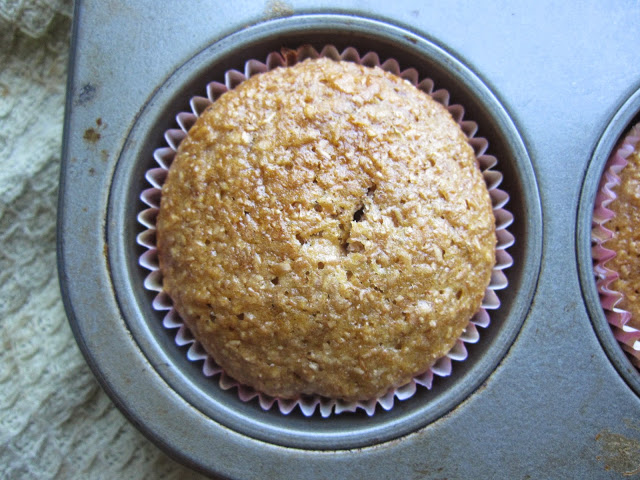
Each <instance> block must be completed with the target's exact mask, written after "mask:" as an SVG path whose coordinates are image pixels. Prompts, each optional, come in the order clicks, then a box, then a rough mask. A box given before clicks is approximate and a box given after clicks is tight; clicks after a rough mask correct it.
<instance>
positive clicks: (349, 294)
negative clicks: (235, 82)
mask: <svg viewBox="0 0 640 480" xmlns="http://www.w3.org/2000/svg"><path fill="white" fill-rule="evenodd" d="M157 229H158V231H157V240H158V250H159V259H160V268H161V271H162V273H163V278H164V280H163V281H164V288H165V290H166V291H167V292H168V293H169V295H170V296H171V298H172V299H173V301H174V306H175V308H176V310H177V311H178V313H179V314H180V315H181V316H182V318H183V319H184V321H185V323H186V324H187V325H188V326H189V328H190V329H191V330H192V332H193V333H194V336H195V337H196V338H197V339H198V340H199V341H200V342H201V343H202V345H203V346H204V348H205V349H206V350H207V352H208V353H210V354H211V355H212V356H213V358H214V359H215V361H216V362H217V363H219V364H220V366H221V367H222V368H223V369H224V370H225V371H226V372H227V373H228V374H229V375H231V376H232V377H234V378H235V379H236V380H238V381H239V382H241V383H244V384H247V385H250V386H252V387H254V388H255V389H257V390H259V391H261V392H264V393H266V394H268V395H272V396H277V397H282V398H295V397H297V396H299V395H301V394H309V395H322V396H325V397H330V398H339V399H344V400H347V401H352V400H364V399H371V398H374V397H377V396H380V395H383V394H384V393H386V392H387V391H388V390H389V389H390V388H393V387H398V386H401V385H404V384H406V383H408V382H409V381H410V380H411V378H412V377H414V376H416V375H418V374H420V373H423V372H424V371H426V370H427V369H428V367H430V366H431V365H432V364H433V363H434V361H435V360H436V359H438V358H440V357H442V356H444V355H445V354H446V353H447V352H448V351H449V350H450V349H451V347H452V346H453V345H454V343H455V341H456V339H457V338H458V337H459V336H460V335H461V333H462V331H463V330H464V329H465V328H466V326H467V324H468V322H469V320H470V318H471V317H472V316H473V314H474V313H475V312H476V311H477V310H478V309H479V308H480V305H481V302H482V299H483V296H484V292H485V289H486V288H487V286H488V284H489V281H490V277H491V270H492V268H493V265H494V263H495V245H496V236H495V226H494V217H493V213H492V208H491V200H490V198H489V194H488V191H487V188H486V185H485V182H484V180H483V177H482V174H481V173H480V171H479V168H478V166H477V162H476V159H475V156H474V152H473V149H472V148H471V147H470V146H469V143H468V142H467V139H466V137H465V135H464V133H463V132H462V131H461V129H460V128H459V126H458V125H457V123H456V122H455V121H454V120H453V119H452V117H451V115H450V114H449V113H448V112H447V110H446V109H445V108H444V107H443V106H441V105H440V104H438V103H437V102H436V101H434V100H433V99H432V98H431V97H430V96H429V95H427V94H425V93H424V92H422V91H420V90H418V89H417V88H416V87H414V86H413V85H411V84H410V83H409V82H407V81H405V80H402V79H401V78H399V77H397V76H394V75H392V74H390V73H387V72H384V71H383V70H381V69H379V68H368V67H363V66H360V65H357V64H354V63H349V62H336V61H333V60H329V59H317V60H307V61H304V62H302V63H299V64H297V65H295V66H293V67H287V68H277V69H275V70H272V71H270V72H267V73H264V74H260V75H256V76H253V77H251V78H250V79H248V80H246V81H245V82H243V83H242V84H241V85H239V86H238V87H237V88H235V89H233V90H231V91H229V92H227V93H225V94H224V95H222V96H221V97H220V98H219V99H218V100H217V101H216V102H215V103H213V104H212V105H211V106H210V107H209V108H208V109H207V110H206V111H205V112H204V113H203V114H202V115H201V116H200V118H199V119H198V120H197V122H196V123H195V125H194V126H193V127H192V128H191V129H190V131H189V133H188V135H187V137H186V138H185V139H184V140H183V141H182V143H181V145H180V147H179V149H178V152H177V154H176V157H175V160H174V162H173V164H172V165H171V167H170V170H169V173H168V177H167V180H166V183H165V184H164V186H163V189H162V199H161V207H160V212H159V216H158V221H157Z"/></svg>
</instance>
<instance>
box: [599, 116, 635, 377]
mask: <svg viewBox="0 0 640 480" xmlns="http://www.w3.org/2000/svg"><path fill="white" fill-rule="evenodd" d="M639 140H640V127H639V126H636V127H634V128H633V129H631V131H630V132H629V134H628V135H627V136H626V137H625V138H624V139H623V140H622V141H621V142H620V145H619V146H618V147H617V148H616V150H615V151H614V152H613V153H612V155H611V157H610V158H609V160H608V162H607V165H606V168H605V172H604V174H603V176H602V181H601V183H600V187H599V191H598V195H597V197H596V201H595V209H594V215H593V225H594V226H593V231H592V238H593V242H594V248H593V257H594V261H595V264H594V271H595V274H596V277H597V287H598V292H599V294H600V301H601V303H602V307H603V308H604V311H605V315H606V317H607V321H608V322H609V324H611V327H612V329H613V333H614V336H615V338H616V339H617V340H618V342H620V344H621V346H622V348H623V349H624V350H625V351H626V352H627V353H629V354H630V355H631V360H632V361H633V362H634V363H635V364H636V366H639V365H640V294H639V292H640V276H639V275H638V274H637V272H638V267H639V266H640V259H639V258H638V255H639V254H640V233H639V231H638V229H637V220H638V218H639V214H638V212H637V208H638V206H639V205H640V146H639V145H638V141H639Z"/></svg>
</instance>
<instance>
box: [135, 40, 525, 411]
mask: <svg viewBox="0 0 640 480" xmlns="http://www.w3.org/2000/svg"><path fill="white" fill-rule="evenodd" d="M318 57H328V58H331V59H333V60H346V61H350V62H354V63H358V64H361V65H364V66H367V67H380V68H382V69H383V70H385V71H387V72H390V73H393V74H395V75H397V76H399V77H401V78H403V79H405V80H407V81H409V82H410V83H412V84H413V85H415V86H416V87H418V88H419V89H421V90H422V91H424V92H426V93H427V94H429V95H430V96H431V97H432V98H433V99H434V100H436V101H437V102H439V103H440V104H442V105H443V106H445V107H446V108H447V110H448V111H449V113H450V114H451V115H452V116H453V118H454V120H455V121H456V122H457V123H458V124H459V125H460V127H461V129H462V131H463V132H464V133H465V135H466V136H467V138H468V141H469V144H470V145H471V146H472V148H473V149H474V151H475V154H476V157H477V159H478V163H479V166H480V170H481V171H482V174H483V176H484V179H485V182H486V184H487V188H488V190H489V194H490V197H491V201H492V205H493V213H494V216H495V220H496V236H497V245H496V265H495V266H494V268H493V271H492V275H491V282H490V284H489V287H488V288H487V290H486V292H485V296H484V299H483V302H482V307H481V308H480V310H479V311H478V312H477V313H476V314H475V315H474V316H473V318H472V319H471V321H470V323H469V325H468V326H467V328H466V329H465V330H464V332H463V333H462V335H461V336H460V338H459V339H458V340H457V341H456V343H455V345H454V346H453V347H452V348H451V350H450V351H449V353H447V355H446V356H444V357H442V358H440V359H439V360H437V361H436V362H435V363H434V364H433V365H432V366H431V367H430V368H429V369H428V370H427V371H426V372H424V373H422V374H421V375H417V376H416V377H414V378H413V379H412V380H411V382H409V383H408V384H406V385H404V386H401V387H398V388H393V389H391V390H389V392H387V393H386V394H385V395H383V396H381V397H379V398H374V399H371V400H368V401H358V402H345V401H342V400H339V399H329V398H325V397H320V396H300V397H299V398H296V399H283V398H274V397H271V396H268V395H266V394H263V393H261V392H258V391H256V390H254V389H253V388H252V387H249V386H247V385H243V384H240V383H239V382H237V381H236V380H234V379H233V378H231V377H229V376H228V375H227V374H226V373H225V372H224V371H223V370H222V369H221V368H220V367H219V366H218V365H217V364H216V362H215V361H214V360H213V358H212V357H211V356H209V355H208V354H207V353H206V352H205V350H204V348H203V347H202V346H201V345H200V344H199V343H198V342H197V341H196V340H195V339H194V337H193V335H192V334H191V332H190V331H189V329H188V328H187V326H186V325H185V324H184V323H183V321H182V319H181V318H180V316H179V315H178V313H177V312H176V310H175V309H174V308H173V304H172V302H171V299H170V298H169V295H168V294H167V293H166V292H164V291H163V288H162V274H161V272H160V270H159V263H158V252H157V247H156V217H157V214H158V210H159V207H160V198H161V189H162V185H163V183H164V181H165V179H166V177H167V171H168V169H169V166H170V165H171V162H172V161H173V158H174V156H175V154H176V150H177V149H178V146H179V145H180V142H181V141H182V139H183V138H184V137H185V136H186V135H187V132H188V131H189V129H190V128H191V126H193V124H194V123H195V121H196V119H197V118H198V116H199V115H200V114H201V113H202V112H203V111H204V110H205V109H206V108H207V107H208V106H209V105H211V103H213V102H214V101H215V100H216V99H217V98H218V97H220V95H222V94H223V93H224V92H226V91H227V90H230V89H233V88H235V87H236V86H238V85H239V84H240V83H242V82H243V81H244V80H246V79H247V78H249V77H251V76H253V75H256V74H258V73H263V72H266V71H269V70H272V69H274V68H277V67H282V66H290V65H294V64H295V63H298V62H301V61H303V60H305V59H307V58H318ZM205 90H206V97H199V96H196V97H193V98H192V99H191V101H190V102H189V104H190V107H191V112H180V113H178V114H177V115H176V122H177V124H178V126H179V128H176V129H169V130H167V131H166V132H165V140H166V142H167V145H168V146H166V147H162V148H158V149H156V150H155V152H154V158H155V160H156V162H157V163H158V165H159V168H152V169H150V170H148V171H147V172H146V175H145V177H146V179H147V181H148V182H149V183H150V184H151V185H152V188H149V189H147V190H144V191H143V192H142V193H141V195H140V199H141V200H142V202H144V203H145V204H146V205H147V206H148V207H149V208H147V209H145V210H143V211H141V212H140V213H139V215H138V221H139V223H140V224H142V225H143V226H144V227H145V230H144V231H143V232H141V233H140V234H139V235H138V237H137V242H138V244H139V245H141V246H143V247H144V248H145V249H146V251H145V252H144V253H143V254H142V255H141V256H140V258H139V264H140V265H141V266H142V267H144V268H145V269H148V270H150V271H151V273H149V274H148V275H147V277H146V279H145V281H144V287H145V288H146V289H148V290H151V291H154V292H158V293H157V295H156V297H155V298H154V300H153V303H152V306H153V308H154V309H155V310H157V311H163V312H166V313H165V316H164V319H163V326H164V327H165V328H167V329H176V330H177V332H176V336H175V343H176V344H177V345H178V346H180V347H182V346H186V345H189V348H188V351H187V358H188V359H189V360H191V361H202V362H203V367H202V372H203V373H204V375H205V376H207V377H211V376H214V375H219V385H220V387H221V388H222V389H224V390H228V389H231V388H236V389H237V393H238V397H239V398H240V400H242V401H245V402H247V401H250V400H252V399H254V398H256V397H257V399H258V402H259V404H260V406H261V407H262V408H263V409H264V410H269V409H271V408H272V407H273V406H274V405H276V404H277V407H278V409H279V410H280V412H281V413H283V414H288V413H290V412H291V411H293V410H294V409H295V408H296V406H297V407H299V408H300V410H301V412H302V413H303V414H304V415H305V416H311V415H313V414H314V412H316V410H317V411H318V412H319V413H320V415H321V416H322V417H325V418H326V417H328V416H329V415H331V413H332V412H334V413H335V414H339V413H342V412H353V411H356V410H357V409H362V410H364V411H365V412H366V413H367V414H368V415H373V414H374V412H375V410H376V405H380V406H381V407H382V408H383V409H384V410H390V409H391V408H392V407H393V405H394V402H395V399H396V398H397V399H398V400H405V399H407V398H409V397H411V396H413V395H414V393H415V392H416V389H417V385H422V386H424V387H426V388H428V389H430V388H431V385H432V382H433V376H434V375H437V376H440V377H446V376H449V375H451V371H452V360H455V361H464V360H466V358H467V349H466V347H465V343H470V344H472V343H476V342H478V340H479V339H480V334H479V332H478V329H477V327H482V328H486V327H488V326H489V324H490V316H489V313H488V310H495V309H497V308H499V307H500V300H499V299H498V296H497V295H496V293H495V291H496V290H500V289H503V288H506V287H507V285H508V281H507V277H506V276H505V275H504V273H503V270H504V269H505V268H508V267H510V266H511V265H512V264H513V260H512V258H511V255H509V253H507V251H506V249H507V248H509V247H510V246H512V245H513V243H514V237H513V235H511V234H510V233H509V232H508V230H507V228H508V227H509V225H511V223H512V222H513V215H512V214H511V213H510V212H508V211H507V210H505V209H504V206H505V204H506V203H507V202H508V201H509V195H508V194H507V193H506V192H504V191H503V190H500V189H499V188H498V186H499V185H500V183H501V182H502V174H501V173H500V172H498V171H495V170H492V169H493V167H494V166H495V165H496V164H497V160H496V158H495V157H493V156H492V155H487V154H485V152H486V150H487V148H488V145H489V143H488V141H487V140H486V139H484V138H482V137H476V136H475V134H476V132H477V130H478V125H477V124H476V123H475V122H473V121H469V120H465V119H464V108H463V107H462V106H461V105H449V92H448V91H447V90H445V89H438V90H434V83H433V81H432V80H431V79H429V78H427V79H423V80H420V79H419V77H418V72H417V70H415V69H413V68H409V69H406V70H401V69H400V66H399V64H398V62H397V61H396V60H395V59H388V60H386V61H384V62H382V63H381V62H380V58H379V57H378V54H377V53H375V52H368V53H367V54H365V55H364V56H360V55H359V53H358V51H357V50H356V49H355V48H353V47H349V48H346V49H345V50H344V51H342V52H341V53H340V52H339V51H338V50H337V49H336V48H335V47H334V46H332V45H328V46H326V47H324V48H323V49H322V51H321V52H319V53H318V51H317V50H315V49H314V48H313V47H310V46H302V47H300V48H298V49H297V50H289V49H283V50H282V51H281V52H272V53H270V54H269V55H268V56H267V58H266V61H265V62H264V63H263V62H260V61H258V60H254V59H251V60H248V61H247V62H246V63H245V67H244V73H243V72H239V71H237V70H229V71H227V72H226V73H225V75H224V83H220V82H215V81H214V82H211V83H209V84H208V85H207V86H206V88H205Z"/></svg>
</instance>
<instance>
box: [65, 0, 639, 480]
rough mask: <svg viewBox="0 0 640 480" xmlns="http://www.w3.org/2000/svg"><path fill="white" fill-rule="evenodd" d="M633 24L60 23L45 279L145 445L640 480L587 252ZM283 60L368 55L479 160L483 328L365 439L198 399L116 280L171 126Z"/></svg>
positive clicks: (419, 471) (155, 16) (233, 16)
mask: <svg viewBox="0 0 640 480" xmlns="http://www.w3.org/2000/svg"><path fill="white" fill-rule="evenodd" d="M639 20H640V5H638V4H637V3H636V2H631V1H629V2H624V1H618V2H595V1H590V2H583V3H582V4H581V7H580V9H576V8H575V7H573V6H570V5H566V6H565V5H558V4H557V3H555V2H551V1H542V2H521V3H518V4H516V5H514V4H513V2H469V1H456V2H446V3H445V2H440V3H437V4H436V3H434V4H431V5H424V4H423V3H422V2H411V1H402V0H399V1H396V2H393V3H388V4H387V3H384V2H368V3H367V4H361V3H356V2H353V1H346V2H335V1H318V0H315V1H290V2H286V3H285V2H282V1H270V2H267V3H264V2H262V1H252V0H244V1H239V2H229V3H228V4H220V5H216V6H215V7H213V6H212V5H210V4H209V3H208V2H198V1H196V2H188V3H187V2H185V3H184V4H181V5H180V8H179V9H177V8H175V6H172V5H170V4H169V3H168V2H147V1H141V2H135V3H131V2H119V1H108V2H102V3H100V4H95V3H89V2H82V1H79V2H77V4H76V15H75V22H74V48H73V59H72V66H71V69H70V77H69V90H68V102H67V114H66V122H65V139H64V152H63V161H64V165H63V172H62V178H61V191H60V209H59V270H60V279H61V286H62V290H63V295H64V297H65V302H66V307H67V312H68V315H69V319H70V323H71V325H72V328H73V330H74V333H75V335H76V338H77V340H78V343H79V344H80V346H81V348H82V350H83V352H84V354H85V356H86V358H87V361H88V362H89V364H90V365H91V366H92V368H93V370H94V372H95V374H96V376H97V377H98V379H99V380H100V381H101V383H102V385H103V386H104V387H105V389H106V390H107V391H108V392H109V394H110V395H111V397H112V398H113V400H114V402H116V403H117V404H118V405H119V406H120V407H121V408H122V410H123V411H124V412H125V413H126V414H127V416H128V417H129V418H130V419H131V421H132V422H134V423H135V424H136V425H138V426H139V428H140V429H141V430H142V431H143V432H145V433H146V434H147V435H148V436H149V438H151V440H153V441H154V442H156V443H157V444H158V445H160V446H161V447H163V448H165V449H166V450H167V451H168V452H170V453H171V454H172V455H174V456H176V457H177V458H179V459H180V460H182V461H183V462H185V463H187V464H188V465H191V466H192V467H194V468H197V469H199V470H201V471H204V472H208V473H210V474H212V475H218V476H223V477H228V478H238V479H244V478H270V477H274V478H276V477H277V478H303V477H304V478H328V477H336V478H354V479H355V478H362V477H364V476H365V475H366V476H367V477H371V478H433V479H436V478H562V477H572V478H617V477H619V476H620V475H621V474H623V473H629V472H633V470H634V468H640V458H638V457H639V456H640V454H639V453H638V452H640V401H639V398H638V395H639V394H640V392H639V388H638V384H640V380H639V378H640V374H639V373H638V372H637V371H636V370H633V368H632V367H631V366H630V365H629V364H628V361H627V360H626V358H625V357H624V355H622V354H621V353H620V352H619V350H617V348H618V347H617V345H616V344H615V342H614V341H612V338H611V337H610V336H609V335H608V332H607V328H606V324H604V323H603V321H604V319H603V316H602V315H601V312H600V311H599V309H598V305H597V294H596V293H595V285H594V282H593V280H592V278H591V277H590V275H589V269H590V266H591V260H590V256H589V247H590V244H589V235H588V230H589V228H590V209H591V208H592V207H591V205H592V203H593V197H594V195H595V189H596V186H597V185H596V184H597V181H598V179H599V175H600V172H601V171H602V168H603V167H604V162H605V160H606V152H607V151H608V150H609V149H610V147H611V145H613V143H615V141H616V139H617V137H618V136H619V135H620V134H622V133H623V131H624V129H625V128H626V126H627V124H628V123H629V122H630V121H631V119H632V118H633V117H634V116H635V115H636V114H637V110H638V109H640V106H639V105H638V101H637V99H636V100H634V99H635V98H636V97H637V95H635V96H634V95H633V94H634V92H635V91H636V90H637V89H638V86H639V84H640V81H639V80H640V76H639V73H640V72H639V71H638V68H637V65H640V51H639V50H638V49H634V48H631V46H632V45H634V44H637V43H638V40H639V37H640V31H639V30H638V29H637V25H638V21H639ZM302 43H312V44H314V45H323V44H327V43H332V44H335V45H337V46H339V47H340V46H347V45H353V46H356V47H357V48H358V49H360V50H361V51H367V50H375V51H378V52H379V53H380V54H381V56H382V57H391V56H392V57H395V58H397V59H398V60H399V61H400V63H401V65H402V66H413V67H416V68H417V69H418V70H419V71H420V73H421V74H423V75H425V76H430V77H432V78H433V79H434V80H435V82H436V86H441V87H444V88H447V89H448V90H449V91H450V92H451V94H452V99H453V101H454V102H456V103H461V104H463V105H464V106H465V108H466V110H467V115H468V116H469V118H473V119H474V120H476V121H477V122H478V123H479V125H480V133H481V134H483V135H484V136H485V137H487V138H488V139H489V141H490V143H491V147H490V153H492V154H494V155H496V156H497V157H498V158H499V160H500V165H499V168H500V170H501V171H502V172H503V173H504V176H505V181H504V183H503V187H504V189H505V190H507V191H508V192H509V194H510V195H511V202H510V203H509V208H510V210H511V211H512V212H513V213H514V214H515V218H516V221H515V223H514V225H513V227H512V228H511V229H510V230H511V231H512V232H513V233H514V235H515V236H516V239H517V240H516V244H515V245H514V247H512V248H511V249H510V253H511V254H512V255H513V257H514V261H515V264H514V267H513V268H511V269H509V270H508V271H507V274H508V277H509V281H510V285H509V287H508V289H507V290H505V291H503V292H502V293H501V295H500V296H501V298H502V299H503V307H502V308H501V309H500V310H499V312H498V313H497V315H496V316H495V320H494V321H493V322H492V325H491V326H490V327H489V328H488V329H487V330H486V331H481V341H480V343H478V344H477V345H476V346H474V347H473V348H471V349H470V358H469V360H467V361H466V362H463V363H461V364H458V365H454V372H453V375H452V376H451V377H450V378H448V379H443V380H441V381H437V382H436V383H435V385H434V388H433V390H432V391H426V390H425V391H420V392H419V394H418V395H416V396H415V397H414V398H412V399H410V400H408V401H406V402H402V403H399V404H396V407H395V408H394V409H393V410H392V411H391V412H383V411H380V412H378V413H376V415H374V416H373V417H367V416H366V415H365V414H347V415H341V416H334V417H331V418H329V419H321V418H315V417H311V418H305V417H304V416H302V415H301V414H299V412H297V413H296V412H294V413H293V414H291V415H289V416H283V415H281V414H279V413H277V412H264V411H262V410H261V409H260V408H259V407H258V406H257V405H256V404H254V403H251V402H249V403H246V404H245V403H242V402H239V401H238V400H237V398H236V396H235V394H234V392H224V391H222V390H220V389H219V388H218V387H217V383H215V382H211V381H208V380H206V379H204V378H203V377H202V375H200V372H199V371H198V367H197V366H194V365H193V364H190V363H189V362H187V361H186V360H185V358H184V351H182V350H180V349H178V348H177V347H175V345H174V344H173V340H172V338H171V334H169V333H167V332H166V331H165V330H163V329H162V327H161V326H160V325H159V323H160V318H159V317H158V314H157V313H156V312H153V311H152V310H151V308H150V305H149V303H150V299H151V297H150V295H149V293H148V292H145V291H144V289H142V286H141V284H142V279H143V278H144V275H145V272H144V271H143V270H142V269H141V268H140V267H138V266H137V256H138V255H139V253H140V250H139V247H137V246H136V244H135V235H136V234H137V233H138V231H139V226H138V225H137V224H136V222H135V215H136V212H137V211H138V210H139V209H140V208H141V205H140V204H139V203H138V200H137V193H138V192H139V191H140V190H141V189H142V188H144V185H145V181H144V177H143V172H144V170H145V169H147V168H149V167H151V166H152V165H153V159H152V157H151V152H152V150H153V148H155V147H157V146H161V144H162V132H163V131H164V130H165V129H166V128H168V127H171V126H172V125H173V114H172V113H173V112H176V111H178V110H177V109H179V108H184V106H185V105H186V104H187V100H188V98H189V97H190V96H191V95H197V94H202V90H203V87H202V86H203V85H204V83H206V81H209V80H211V79H215V76H216V75H219V74H220V73H221V72H223V71H224V70H226V69H228V68H241V66H242V65H243V63H244V60H246V59H248V58H258V59H260V58H264V56H265V55H266V53H267V52H269V51H271V50H276V49H279V48H280V47H282V46H287V47H296V46H298V45H300V44H302ZM212 77H213V78H212ZM627 99H629V100H628V101H627ZM625 101H627V103H626V104H625V103H624V102H625ZM623 104H624V106H623ZM601 137H602V140H601ZM596 332H597V334H596ZM625 361H626V362H627V363H625ZM240 452H241V453H240ZM634 461H635V463H636V465H634Z"/></svg>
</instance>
